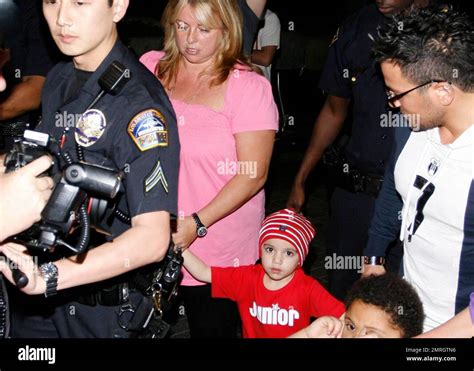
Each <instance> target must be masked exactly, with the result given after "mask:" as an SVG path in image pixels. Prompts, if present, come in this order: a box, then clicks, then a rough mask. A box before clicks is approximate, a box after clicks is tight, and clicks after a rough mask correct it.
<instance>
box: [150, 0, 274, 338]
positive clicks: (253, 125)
mask: <svg viewBox="0 0 474 371" xmlns="http://www.w3.org/2000/svg"><path fill="white" fill-rule="evenodd" d="M162 24H163V27H164V29H165V40H164V50H163V51H162V52H157V51H152V52H149V53H147V54H145V55H143V56H142V58H141V61H142V63H144V64H145V65H146V66H147V67H148V68H149V69H150V70H151V71H152V72H153V73H155V75H156V76H157V78H158V79H159V80H160V81H161V83H162V84H163V86H165V88H166V90H167V92H168V96H169V98H170V100H171V103H172V104H173V107H174V109H175V111H176V116H177V120H178V129H179V136H180V143H181V154H180V156H181V159H180V170H179V186H178V195H179V196H178V211H179V218H178V228H177V233H175V234H174V235H173V240H174V242H175V244H177V245H179V246H181V247H182V248H183V249H186V248H188V247H189V248H190V249H191V250H192V252H193V253H194V254H196V255H197V256H198V257H199V258H201V260H203V261H204V262H205V263H206V264H208V265H212V266H219V267H227V266H240V265H249V264H253V263H254V262H255V261H256V260H257V258H258V232H259V226H260V224H261V222H262V220H263V217H264V203H265V199H264V192H263V190H262V188H263V185H264V184H265V181H266V179H267V173H268V167H269V163H270V158H271V154H272V149H273V142H274V136H275V131H276V130H277V128H278V112H277V108H276V105H275V102H274V100H273V97H272V91H271V86H270V84H269V83H268V81H267V80H266V79H265V78H264V77H263V76H260V75H259V74H257V73H256V72H254V71H253V70H252V68H251V67H250V65H248V64H247V63H246V62H244V61H243V59H242V56H241V48H242V20H241V14H240V12H239V9H238V7H237V2H236V1H234V0H208V1H204V0H171V1H169V3H168V5H167V7H166V9H165V12H164V14H163V18H162ZM236 284H238V282H236ZM182 285H183V287H182V289H181V292H182V294H183V298H184V304H185V308H186V314H187V317H188V320H189V324H190V331H191V336H192V337H235V335H236V330H237V328H238V312H237V308H236V306H235V304H234V303H233V302H231V301H228V300H225V299H212V298H211V296H212V293H211V288H210V286H209V285H205V284H204V283H202V282H199V281H197V280H195V279H194V278H193V277H192V276H191V275H190V274H189V273H188V272H187V271H186V272H184V278H183V282H182Z"/></svg>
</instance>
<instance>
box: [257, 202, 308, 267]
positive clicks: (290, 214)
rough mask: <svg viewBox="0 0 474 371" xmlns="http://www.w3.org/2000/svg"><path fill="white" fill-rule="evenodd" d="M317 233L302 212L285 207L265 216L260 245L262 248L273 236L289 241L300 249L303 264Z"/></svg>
mask: <svg viewBox="0 0 474 371" xmlns="http://www.w3.org/2000/svg"><path fill="white" fill-rule="evenodd" d="M315 235H316V230H315V229H314V227H313V226H312V224H311V222H310V221H309V220H308V219H306V218H305V217H304V216H303V215H302V214H298V213H296V212H295V211H294V210H293V209H283V210H280V211H277V212H275V213H273V214H270V215H269V216H267V217H266V218H265V220H264V221H263V223H262V228H260V234H259V238H258V246H259V247H260V248H261V247H262V245H263V244H264V243H265V241H266V240H269V239H271V238H278V239H281V240H285V241H288V242H289V243H291V244H292V245H293V246H294V247H295V248H296V251H298V255H299V257H300V265H302V264H303V261H304V259H305V258H306V255H308V248H309V243H310V242H311V240H312V239H313V238H314V236H315Z"/></svg>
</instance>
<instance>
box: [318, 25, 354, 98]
mask: <svg viewBox="0 0 474 371" xmlns="http://www.w3.org/2000/svg"><path fill="white" fill-rule="evenodd" d="M349 36H350V28H347V27H345V26H344V25H343V26H341V27H339V29H338V30H337V31H336V34H335V35H334V37H333V40H332V41H331V44H330V46H329V51H328V56H327V59H326V63H325V65H324V68H323V71H322V73H321V79H320V81H319V88H320V89H321V90H323V91H324V92H325V93H327V94H330V95H334V96H337V97H341V98H348V99H350V98H352V89H351V84H350V76H349V63H348V56H347V54H346V53H347V52H346V49H347V48H346V45H347V43H348V42H350V40H349Z"/></svg>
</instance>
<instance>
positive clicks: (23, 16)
mask: <svg viewBox="0 0 474 371" xmlns="http://www.w3.org/2000/svg"><path fill="white" fill-rule="evenodd" d="M0 11H1V12H2V15H1V19H0V22H1V23H2V28H4V27H5V25H9V26H10V27H9V28H10V32H6V33H4V34H3V36H4V43H2V41H0V68H2V67H3V68H2V72H1V73H2V74H3V77H4V78H6V81H7V90H6V91H5V92H3V93H2V94H0V136H1V137H0V152H6V151H8V149H9V147H10V146H11V143H12V142H13V138H12V136H14V135H21V133H22V132H23V130H24V129H25V127H26V125H27V124H30V125H31V127H33V126H34V124H35V123H36V122H37V120H38V115H39V106H40V97H41V89H42V88H43V84H44V81H45V78H46V75H47V73H48V71H49V70H50V69H51V68H52V67H53V66H54V63H55V62H56V61H57V59H58V54H59V53H58V51H57V48H56V45H54V42H53V40H52V39H51V35H50V34H49V32H48V27H47V25H46V22H44V17H43V15H42V14H41V3H40V2H38V1H29V0H10V1H3V2H2V6H1V9H0ZM1 32H2V31H0V33H1ZM1 38H2V37H1V35H0V39H1ZM2 44H3V45H2ZM1 90H2V89H0V91H1Z"/></svg>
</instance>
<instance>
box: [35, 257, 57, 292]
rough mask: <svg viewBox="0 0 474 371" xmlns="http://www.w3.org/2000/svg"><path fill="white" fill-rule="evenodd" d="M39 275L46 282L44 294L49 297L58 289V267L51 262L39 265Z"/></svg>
mask: <svg viewBox="0 0 474 371" xmlns="http://www.w3.org/2000/svg"><path fill="white" fill-rule="evenodd" d="M39 271H40V272H41V277H43V279H44V280H45V282H46V291H45V292H44V296H45V297H46V298H47V297H50V296H53V295H56V294H57V289H58V267H56V265H55V264H54V263H53V262H49V263H44V264H41V265H40V266H39Z"/></svg>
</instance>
